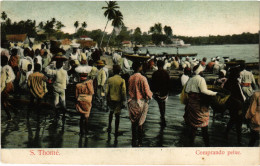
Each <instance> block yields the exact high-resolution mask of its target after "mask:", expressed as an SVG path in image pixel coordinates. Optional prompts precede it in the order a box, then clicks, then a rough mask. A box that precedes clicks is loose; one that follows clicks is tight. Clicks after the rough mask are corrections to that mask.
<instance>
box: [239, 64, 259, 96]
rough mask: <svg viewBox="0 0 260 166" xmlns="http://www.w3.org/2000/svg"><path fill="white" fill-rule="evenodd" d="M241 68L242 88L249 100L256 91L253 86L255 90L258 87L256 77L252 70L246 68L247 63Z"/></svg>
mask: <svg viewBox="0 0 260 166" xmlns="http://www.w3.org/2000/svg"><path fill="white" fill-rule="evenodd" d="M241 69H242V71H241V72H240V79H241V88H242V90H243V93H244V95H245V96H246V98H247V100H249V98H250V97H251V96H252V95H253V93H254V91H253V88H252V86H253V87H254V90H255V89H257V86H256V83H255V78H254V75H253V73H252V72H250V71H247V70H246V66H245V64H242V65H241Z"/></svg>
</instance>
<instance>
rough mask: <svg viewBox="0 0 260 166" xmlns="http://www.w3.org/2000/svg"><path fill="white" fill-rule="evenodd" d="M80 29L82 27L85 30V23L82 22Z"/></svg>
mask: <svg viewBox="0 0 260 166" xmlns="http://www.w3.org/2000/svg"><path fill="white" fill-rule="evenodd" d="M81 27H82V28H83V29H85V28H86V27H87V23H86V22H85V21H84V22H83V23H82V24H81Z"/></svg>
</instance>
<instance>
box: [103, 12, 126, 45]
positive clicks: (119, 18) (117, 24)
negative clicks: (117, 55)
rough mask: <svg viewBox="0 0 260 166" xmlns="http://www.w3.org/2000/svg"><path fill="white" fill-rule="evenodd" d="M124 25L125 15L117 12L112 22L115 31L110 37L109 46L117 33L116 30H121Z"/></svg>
mask: <svg viewBox="0 0 260 166" xmlns="http://www.w3.org/2000/svg"><path fill="white" fill-rule="evenodd" d="M123 25H124V22H123V15H122V13H121V12H120V11H119V10H116V11H115V17H114V18H113V20H112V26H113V27H114V28H113V31H112V33H111V35H110V36H109V39H108V42H107V46H108V45H109V42H110V39H111V36H112V35H113V33H114V31H115V28H119V29H120V28H121V27H122V26H123Z"/></svg>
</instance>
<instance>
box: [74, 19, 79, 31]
mask: <svg viewBox="0 0 260 166" xmlns="http://www.w3.org/2000/svg"><path fill="white" fill-rule="evenodd" d="M74 27H75V33H76V32H77V28H78V27H79V22H78V21H76V22H75V23H74Z"/></svg>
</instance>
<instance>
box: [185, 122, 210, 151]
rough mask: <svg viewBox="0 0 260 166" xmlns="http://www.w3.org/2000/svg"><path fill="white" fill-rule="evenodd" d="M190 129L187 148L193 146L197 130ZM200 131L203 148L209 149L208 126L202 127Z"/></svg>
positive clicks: (194, 128)
mask: <svg viewBox="0 0 260 166" xmlns="http://www.w3.org/2000/svg"><path fill="white" fill-rule="evenodd" d="M190 129H191V131H190V135H189V137H190V142H189V146H191V147H193V146H194V140H195V137H196V133H197V128H196V127H193V126H191V128H190ZM201 130H202V137H203V141H204V143H205V146H206V147H209V134H208V126H206V127H202V128H201Z"/></svg>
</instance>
